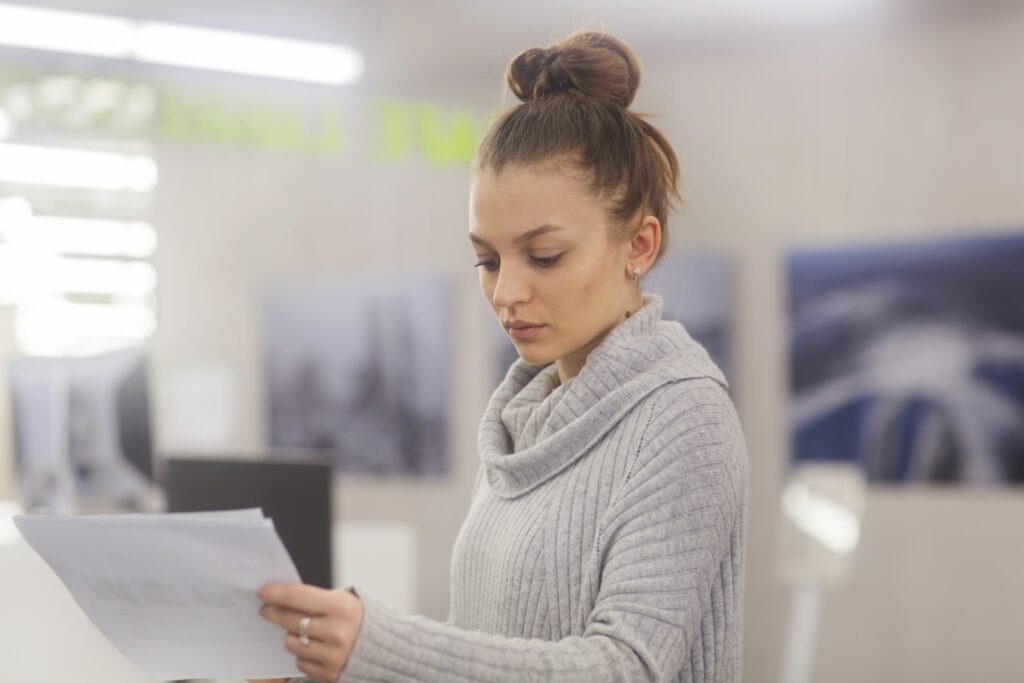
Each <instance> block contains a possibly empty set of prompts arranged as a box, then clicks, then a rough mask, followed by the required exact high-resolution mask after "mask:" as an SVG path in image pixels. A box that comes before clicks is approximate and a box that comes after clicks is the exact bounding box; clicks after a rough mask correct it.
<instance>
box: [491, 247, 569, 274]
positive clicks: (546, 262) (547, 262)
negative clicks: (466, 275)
mask: <svg viewBox="0 0 1024 683" xmlns="http://www.w3.org/2000/svg"><path fill="white" fill-rule="evenodd" d="M563 256H565V252H562V253H561V254H558V255H557V256H548V257H547V258H541V257H539V256H534V257H533V262H534V263H536V264H537V265H538V266H540V267H541V268H550V267H552V266H554V265H555V264H557V263H558V262H559V261H561V260H562V257H563ZM494 263H495V262H494V261H493V260H491V261H480V262H479V263H477V264H476V265H475V266H473V267H474V268H477V267H480V266H483V267H484V270H486V271H487V272H489V273H492V272H494V271H495V270H497V269H498V267H497V266H496V265H494Z"/></svg>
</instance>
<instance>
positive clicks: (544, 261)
mask: <svg viewBox="0 0 1024 683" xmlns="http://www.w3.org/2000/svg"><path fill="white" fill-rule="evenodd" d="M564 255H565V252H563V253H561V254H558V255H557V256H548V257H547V258H541V257H539V256H535V257H534V258H533V260H534V261H535V262H536V263H537V265H540V266H544V267H545V268H548V267H550V266H553V265H555V264H556V263H558V261H559V260H560V259H561V258H562V256H564Z"/></svg>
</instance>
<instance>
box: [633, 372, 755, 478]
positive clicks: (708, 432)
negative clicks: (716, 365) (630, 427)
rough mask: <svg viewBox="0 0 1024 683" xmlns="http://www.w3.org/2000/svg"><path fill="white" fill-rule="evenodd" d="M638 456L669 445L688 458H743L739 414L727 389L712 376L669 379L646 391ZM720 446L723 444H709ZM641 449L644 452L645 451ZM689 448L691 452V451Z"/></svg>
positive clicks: (744, 448)
mask: <svg viewBox="0 0 1024 683" xmlns="http://www.w3.org/2000/svg"><path fill="white" fill-rule="evenodd" d="M648 400H649V401H650V406H649V412H648V413H647V414H646V416H645V417H642V418H641V419H643V420H644V422H645V426H644V431H643V438H642V440H641V443H640V447H639V450H638V453H637V457H638V458H650V457H655V456H656V455H658V454H661V453H662V452H663V451H666V450H668V449H666V445H669V444H671V445H672V446H673V448H672V449H670V450H671V451H672V452H671V453H669V457H678V454H679V452H680V451H682V452H683V453H684V454H686V453H690V457H689V458H686V459H687V460H691V459H694V458H696V459H701V460H705V459H707V458H711V457H716V452H718V453H719V454H718V455H717V457H722V455H721V453H722V452H725V455H726V457H727V458H730V459H745V458H746V443H745V440H744V437H743V431H742V426H741V425H740V422H739V416H738V414H737V412H736V409H735V406H734V405H733V402H732V398H731V397H730V395H729V393H728V391H726V389H725V388H723V387H722V385H721V384H720V383H719V382H717V381H716V380H715V379H714V378H712V377H695V378H689V379H685V380H679V381H675V382H669V383H667V384H664V385H662V386H661V387H659V388H658V389H656V390H655V391H654V392H652V394H651V395H650V397H649V399H648ZM712 446H724V447H725V448H711V447H712ZM643 452H647V453H646V454H645V453H643ZM691 452H692V453H691Z"/></svg>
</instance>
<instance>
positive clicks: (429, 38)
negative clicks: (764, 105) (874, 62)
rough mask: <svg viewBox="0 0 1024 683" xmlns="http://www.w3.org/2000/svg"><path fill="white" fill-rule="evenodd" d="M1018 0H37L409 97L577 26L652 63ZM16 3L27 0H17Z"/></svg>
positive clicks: (451, 83) (475, 77)
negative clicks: (318, 64) (276, 54)
mask: <svg viewBox="0 0 1024 683" xmlns="http://www.w3.org/2000/svg"><path fill="white" fill-rule="evenodd" d="M1015 1H1016V0H874V1H865V0H547V1H540V0H534V1H532V2H524V1H522V0H520V1H519V2H495V1H493V0H287V1H284V0H244V1H243V0H236V1H234V2H210V1H209V0H43V1H42V2H38V1H37V2H32V3H31V4H33V5H36V6H46V7H54V8H61V9H70V10H78V11H86V12H98V13H105V14H115V15H121V16H130V17H136V18H140V19H157V20H163V21H171V22H180V23H186V24H194V25H201V26H211V27H216V28H225V29H235V30H240V31H250V32H256V33H266V34H273V35H281V36H287V37H294V38H303V39H310V40H320V41H328V42H337V43H342V44H347V45H352V46H354V47H357V48H359V49H360V50H361V51H362V52H363V54H364V56H365V59H366V72H365V75H364V83H363V84H361V86H360V87H361V88H363V89H366V90H369V91H379V92H388V91H390V92H401V93H403V94H405V95H407V96H419V95H423V96H427V95H436V94H439V92H441V91H443V94H444V95H446V96H456V97H458V96H469V97H472V96H475V97H479V96H480V94H481V93H488V92H493V93H494V94H495V95H497V94H498V93H499V92H500V90H501V82H500V78H501V73H502V71H503V69H504V66H505V64H506V63H507V62H508V60H509V58H511V57H512V56H513V55H514V54H515V53H516V52H518V51H519V50H522V49H524V48H526V47H530V46H534V45H546V44H548V43H550V42H552V41H554V40H556V39H557V38H558V37H559V36H561V35H564V34H565V33H568V32H569V31H571V30H573V29H576V28H584V27H592V28H603V29H605V30H608V31H609V32H611V33H613V34H615V35H616V36H618V37H620V38H622V39H623V40H624V41H626V42H627V43H628V44H629V45H630V46H632V47H633V48H634V49H635V50H636V51H637V53H638V54H639V55H640V57H641V62H643V63H649V62H651V61H653V60H658V59H661V58H664V57H665V56H675V55H684V54H686V51H687V50H697V49H709V48H710V49H717V48H719V47H721V46H729V45H735V44H736V43H737V41H743V45H745V46H746V45H750V44H756V43H758V42H762V43H763V42H765V41H779V40H786V41H791V40H792V39H793V37H794V35H804V36H812V37H814V36H816V37H818V38H820V37H821V36H822V35H823V34H827V33H828V32H829V31H835V30H850V29H855V28H857V27H861V28H864V27H866V28H869V29H873V30H878V29H884V27H886V26H890V25H894V24H897V23H901V22H906V21H913V22H924V21H928V20H932V19H936V18H950V17H953V18H955V19H957V20H961V19H962V18H964V17H970V16H977V15H980V14H985V13H990V12H993V11H999V10H1000V8H1003V7H1009V6H1011V5H1013V4H1014V3H1015ZM23 2H24V0H23Z"/></svg>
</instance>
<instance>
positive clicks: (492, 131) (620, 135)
mask: <svg viewBox="0 0 1024 683" xmlns="http://www.w3.org/2000/svg"><path fill="white" fill-rule="evenodd" d="M640 73H641V72H640V62H639V61H638V60H637V58H636V55H634V54H633V51H632V50H631V49H630V48H629V47H627V46H626V45H625V44H624V43H622V42H621V41H620V40H618V39H616V38H614V37H612V36H610V35H608V34H607V33H604V32H598V31H592V30H585V31H576V32H574V33H572V34H570V35H569V36H567V37H566V38H564V39H562V40H561V41H559V42H558V43H556V44H555V45H552V46H550V47H546V48H540V47H533V48H529V49H527V50H524V51H522V52H520V53H519V54H518V55H516V56H515V57H514V58H513V59H512V60H511V61H510V62H509V64H508V67H507V69H506V72H505V79H506V81H507V82H508V85H509V87H510V88H511V90H512V92H513V93H514V94H515V96H516V97H517V98H519V99H520V100H521V101H522V102H521V104H518V105H516V106H514V107H512V108H511V109H509V110H508V111H506V112H504V113H503V114H501V115H500V116H499V117H498V118H497V119H496V120H495V121H494V122H493V123H492V124H491V126H490V128H489V129H488V130H487V132H486V133H485V134H484V136H483V138H482V139H481V141H480V144H479V145H478V146H477V151H476V155H475V157H474V160H473V168H474V170H478V171H479V170H483V169H487V168H490V169H492V170H493V171H494V172H495V173H501V171H502V170H503V169H505V168H506V167H508V166H515V165H528V164H532V163H537V162H548V161H550V162H554V163H559V162H561V161H563V160H564V161H568V162H569V164H568V168H570V169H571V170H575V171H577V172H582V179H583V181H584V183H585V184H586V186H587V188H588V190H589V191H590V192H591V193H592V194H593V195H594V196H595V197H597V198H601V199H607V200H609V213H610V218H611V219H612V220H611V223H612V226H613V233H614V234H613V236H615V237H618V238H621V239H624V238H626V237H627V234H626V222H627V221H628V220H629V219H630V218H632V217H633V216H635V215H636V212H637V211H639V210H641V209H643V210H645V211H646V212H647V213H649V214H651V215H654V216H655V217H656V218H657V219H658V221H659V222H660V223H661V229H662V238H661V247H660V249H659V250H658V254H657V257H656V259H655V262H657V260H659V259H660V258H661V256H662V254H663V253H664V252H665V250H666V248H667V246H668V232H667V228H668V209H669V207H670V206H671V205H672V197H676V198H678V199H679V200H680V201H682V197H681V196H680V195H679V192H678V190H677V189H676V181H677V179H678V177H679V161H678V159H677V158H676V155H675V152H674V151H673V150H672V146H671V145H670V144H669V142H668V140H667V139H666V138H665V136H664V135H662V133H661V132H660V131H658V129H657V128H655V127H654V126H652V125H651V124H650V123H648V122H647V121H645V120H644V119H643V118H642V117H643V116H646V114H638V113H634V112H631V111H629V110H628V107H629V105H630V103H632V101H633V97H634V95H635V94H636V90H637V87H638V86H639V85H640Z"/></svg>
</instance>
